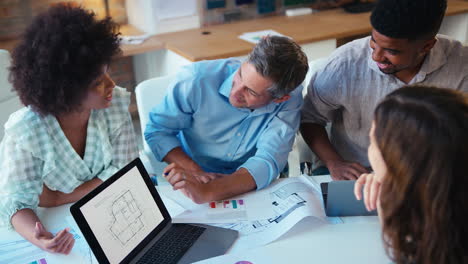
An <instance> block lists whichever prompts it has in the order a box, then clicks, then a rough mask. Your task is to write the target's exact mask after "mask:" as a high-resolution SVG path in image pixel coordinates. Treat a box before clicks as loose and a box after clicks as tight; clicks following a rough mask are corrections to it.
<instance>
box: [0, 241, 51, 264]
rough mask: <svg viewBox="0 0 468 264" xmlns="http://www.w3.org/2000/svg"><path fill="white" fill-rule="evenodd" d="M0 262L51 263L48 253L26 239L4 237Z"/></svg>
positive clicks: (14, 263) (21, 263) (10, 263)
mask: <svg viewBox="0 0 468 264" xmlns="http://www.w3.org/2000/svg"><path fill="white" fill-rule="evenodd" d="M0 263H8V264H25V263H38V264H46V263H50V261H49V258H48V257H47V253H46V252H45V251H43V250H41V249H40V248H38V247H36V246H35V245H33V244H31V242H29V241H27V240H25V239H17V240H10V239H4V238H2V241H1V242H0Z"/></svg>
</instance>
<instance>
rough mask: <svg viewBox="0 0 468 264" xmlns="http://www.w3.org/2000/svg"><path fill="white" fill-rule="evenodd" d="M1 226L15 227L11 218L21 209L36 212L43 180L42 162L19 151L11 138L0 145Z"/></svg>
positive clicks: (8, 136)
mask: <svg viewBox="0 0 468 264" xmlns="http://www.w3.org/2000/svg"><path fill="white" fill-rule="evenodd" d="M0 158H1V161H0V164H1V166H2V172H1V176H0V226H3V227H8V228H10V229H11V228H13V226H12V225H11V217H12V216H13V215H14V214H15V213H16V212H17V211H19V210H21V209H26V208H29V209H32V210H34V211H35V210H36V209H37V207H38V205H39V195H40V194H41V192H42V186H43V180H42V178H41V176H40V175H41V171H42V169H43V161H42V160H40V159H37V158H35V157H33V156H32V155H31V153H29V152H27V151H26V150H23V149H20V148H19V145H18V144H16V142H15V141H14V139H13V138H12V137H11V136H10V135H5V137H4V138H3V141H2V143H1V144H0Z"/></svg>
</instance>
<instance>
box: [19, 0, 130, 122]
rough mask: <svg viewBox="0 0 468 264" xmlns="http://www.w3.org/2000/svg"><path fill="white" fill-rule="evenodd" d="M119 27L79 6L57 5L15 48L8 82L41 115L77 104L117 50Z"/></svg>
mask: <svg viewBox="0 0 468 264" xmlns="http://www.w3.org/2000/svg"><path fill="white" fill-rule="evenodd" d="M119 34H120V33H118V26H117V24H115V23H114V22H113V21H112V20H111V19H110V18H106V19H103V20H97V19H96V17H95V14H94V13H93V12H91V11H87V10H85V9H83V8H81V7H76V6H72V5H67V4H59V5H55V6H53V7H51V8H50V9H48V10H47V11H46V12H44V13H42V14H40V15H38V16H37V17H36V18H35V19H34V20H33V21H32V23H31V25H30V26H29V27H28V28H27V29H26V31H25V32H24V35H23V36H22V39H21V40H20V42H19V44H18V45H17V46H16V48H15V50H14V51H13V53H12V66H11V68H10V81H11V82H12V84H13V87H14V90H16V92H17V93H18V96H19V98H20V100H21V102H22V103H23V104H24V105H26V106H31V107H32V109H33V110H34V111H35V112H37V113H39V114H41V115H47V114H52V115H58V114H60V113H66V112H70V111H74V110H77V109H79V107H80V104H81V102H82V101H83V100H84V98H85V96H86V94H87V92H88V89H89V87H90V85H91V83H92V81H93V80H94V79H96V78H97V77H98V76H99V75H100V74H101V69H102V67H103V66H104V65H106V64H109V63H110V60H111V58H112V57H113V56H115V55H118V54H119V53H120V52H121V50H120V48H119Z"/></svg>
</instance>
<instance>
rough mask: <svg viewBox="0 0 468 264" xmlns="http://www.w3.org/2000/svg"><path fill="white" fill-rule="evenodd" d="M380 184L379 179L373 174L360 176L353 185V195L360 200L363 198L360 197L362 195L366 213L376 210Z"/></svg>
mask: <svg viewBox="0 0 468 264" xmlns="http://www.w3.org/2000/svg"><path fill="white" fill-rule="evenodd" d="M381 184H382V181H381V179H380V178H379V177H377V176H376V175H375V174H374V173H370V174H362V175H361V177H359V179H358V180H357V181H356V183H355V184H354V195H355V196H356V199H358V200H361V199H362V198H363V197H362V195H363V194H364V204H365V205H366V209H367V211H372V210H375V209H377V203H378V202H379V197H380V186H381ZM363 186H364V189H363Z"/></svg>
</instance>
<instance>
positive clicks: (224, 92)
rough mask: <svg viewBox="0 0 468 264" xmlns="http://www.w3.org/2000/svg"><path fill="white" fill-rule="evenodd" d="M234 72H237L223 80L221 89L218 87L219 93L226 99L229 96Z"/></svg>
mask: <svg viewBox="0 0 468 264" xmlns="http://www.w3.org/2000/svg"><path fill="white" fill-rule="evenodd" d="M236 72H237V70H236V71H234V72H233V73H231V75H230V76H229V77H228V78H227V79H226V80H224V82H223V84H221V87H219V93H220V94H222V95H224V96H225V97H226V98H229V94H231V89H232V81H233V80H234V75H235V74H236Z"/></svg>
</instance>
